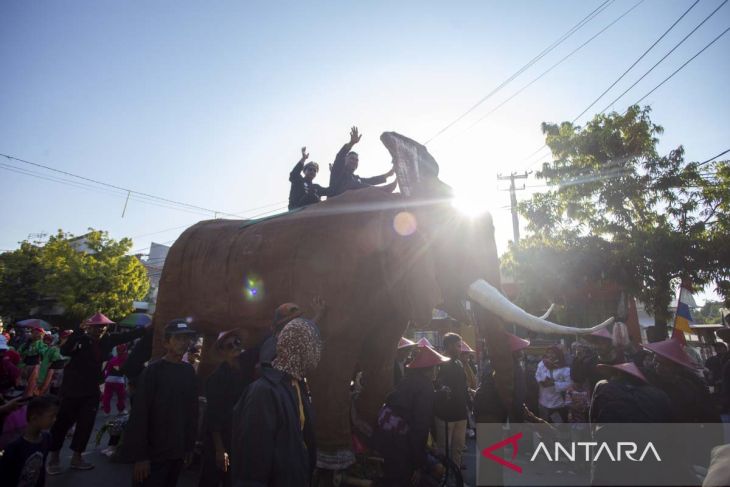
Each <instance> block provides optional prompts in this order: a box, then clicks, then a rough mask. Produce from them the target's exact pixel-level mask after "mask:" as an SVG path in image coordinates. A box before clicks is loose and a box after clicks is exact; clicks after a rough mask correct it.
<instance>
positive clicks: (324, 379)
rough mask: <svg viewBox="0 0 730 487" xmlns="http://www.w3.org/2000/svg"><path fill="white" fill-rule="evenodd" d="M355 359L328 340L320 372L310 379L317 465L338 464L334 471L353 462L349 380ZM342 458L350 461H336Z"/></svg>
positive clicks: (333, 341)
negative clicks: (323, 459)
mask: <svg viewBox="0 0 730 487" xmlns="http://www.w3.org/2000/svg"><path fill="white" fill-rule="evenodd" d="M356 359H357V355H356V354H354V353H352V351H351V350H349V349H348V347H347V346H345V344H343V343H338V340H332V341H328V342H327V345H326V346H325V348H324V350H323V352H322V359H321V361H320V365H319V367H318V369H317V371H316V372H315V373H314V374H313V375H312V376H311V377H310V378H309V379H308V381H309V385H310V389H311V392H312V404H313V406H314V412H315V420H316V425H315V431H316V435H317V438H316V440H317V451H318V463H320V464H330V465H335V467H332V468H331V469H333V470H336V469H338V468H345V467H347V466H348V465H347V463H348V462H349V463H351V462H350V459H349V457H350V456H351V455H352V454H351V453H349V455H348V452H350V451H351V446H352V438H351V437H350V414H349V413H350V380H351V378H352V373H353V370H354V369H355V361H356ZM342 455H344V456H345V457H347V459H345V460H335V459H336V458H339V457H341V456H342ZM322 458H325V459H330V460H325V461H322ZM352 460H354V458H352ZM325 468H330V467H325Z"/></svg>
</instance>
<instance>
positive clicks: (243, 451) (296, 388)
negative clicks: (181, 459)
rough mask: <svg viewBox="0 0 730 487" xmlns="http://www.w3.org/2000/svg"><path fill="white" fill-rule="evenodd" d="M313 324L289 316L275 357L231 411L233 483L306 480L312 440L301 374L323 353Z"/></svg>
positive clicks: (284, 486) (278, 485) (272, 486)
mask: <svg viewBox="0 0 730 487" xmlns="http://www.w3.org/2000/svg"><path fill="white" fill-rule="evenodd" d="M321 347H322V345H321V342H320V339H319V331H318V330H317V326H316V325H315V324H314V323H313V322H311V321H309V320H305V319H302V318H296V319H293V320H291V321H290V322H289V324H287V325H286V326H285V327H284V329H283V330H282V331H281V333H280V334H279V337H278V340H277V344H276V358H275V359H274V361H273V362H272V364H271V365H270V366H269V365H267V364H263V365H262V367H261V377H260V378H259V379H257V380H256V381H255V382H254V383H253V384H251V385H250V386H249V387H248V388H247V389H246V391H245V392H244V393H243V395H242V396H241V399H240V400H239V401H238V404H236V408H235V410H234V421H233V425H234V426H233V428H234V430H233V447H232V453H233V455H232V457H231V467H232V471H233V483H234V485H261V486H263V485H267V486H269V487H288V486H294V485H296V486H301V487H307V486H309V485H310V481H311V478H312V472H313V470H314V467H315V464H316V451H317V450H316V445H315V442H314V427H313V424H312V413H311V405H310V399H309V395H308V393H307V389H306V385H305V382H304V378H305V377H306V375H307V373H308V372H311V371H312V370H314V369H315V368H316V367H317V364H318V363H319V358H320V354H321Z"/></svg>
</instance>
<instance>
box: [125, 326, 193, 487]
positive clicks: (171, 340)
mask: <svg viewBox="0 0 730 487" xmlns="http://www.w3.org/2000/svg"><path fill="white" fill-rule="evenodd" d="M195 335H196V333H195V331H194V330H193V329H191V328H190V327H189V326H188V323H187V321H186V320H173V321H171V322H170V323H168V324H167V325H166V326H165V352H166V353H165V355H164V356H163V357H162V358H161V359H159V360H155V361H153V362H151V363H150V364H149V365H148V366H147V368H146V369H145V371H144V372H142V376H141V377H140V382H139V387H138V389H137V395H136V397H135V399H134V404H133V405H132V413H131V415H130V417H129V423H128V424H127V429H126V431H125V436H124V442H123V444H122V448H123V450H124V456H125V457H128V458H131V459H132V460H134V462H135V463H134V474H133V482H134V485H144V486H147V487H149V486H174V485H176V484H177V478H178V476H179V475H180V471H181V470H182V468H183V465H184V464H189V463H190V460H191V459H192V453H193V447H194V446H195V437H196V433H197V422H198V394H197V390H196V382H195V371H194V370H193V367H192V365H190V364H189V363H186V362H183V361H182V357H183V355H184V354H185V352H187V350H188V348H190V343H191V342H192V340H193V339H194V338H195Z"/></svg>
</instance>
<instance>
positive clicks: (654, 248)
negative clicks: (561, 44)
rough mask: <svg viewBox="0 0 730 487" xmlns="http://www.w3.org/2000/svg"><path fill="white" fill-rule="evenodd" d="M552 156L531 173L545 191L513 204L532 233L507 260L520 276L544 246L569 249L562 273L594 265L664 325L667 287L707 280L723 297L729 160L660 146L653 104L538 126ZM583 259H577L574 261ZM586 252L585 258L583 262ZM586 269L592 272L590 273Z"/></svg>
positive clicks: (727, 292)
mask: <svg viewBox="0 0 730 487" xmlns="http://www.w3.org/2000/svg"><path fill="white" fill-rule="evenodd" d="M542 130H543V133H544V134H545V139H546V143H547V145H548V147H549V148H550V149H551V151H552V155H553V160H552V161H551V162H548V163H545V164H543V167H542V170H541V171H539V172H538V173H537V176H538V178H541V179H544V180H545V182H546V183H547V187H548V188H549V189H548V190H547V191H545V192H542V193H537V194H535V195H534V196H533V197H532V198H531V199H530V200H528V201H525V202H523V203H522V204H521V205H520V212H521V214H522V215H523V216H524V217H525V218H526V219H527V222H528V224H527V229H528V232H529V233H530V236H529V237H528V238H527V239H525V240H523V241H522V242H520V243H519V245H517V246H513V247H512V249H511V251H510V253H511V254H512V255H511V257H510V258H509V259H508V261H509V262H511V264H510V265H511V267H512V268H511V270H512V272H513V273H515V275H516V276H517V278H518V279H519V280H520V281H524V279H525V278H530V279H536V280H537V281H535V280H533V281H531V283H532V284H527V285H528V286H530V285H542V284H543V282H541V281H544V279H546V278H547V277H541V276H539V275H534V274H533V275H531V274H530V271H529V269H528V267H529V265H532V264H531V263H534V262H535V261H536V260H538V259H540V255H541V254H545V253H546V252H548V253H549V252H553V253H554V252H556V251H561V252H562V253H563V254H565V255H567V256H569V257H570V258H568V257H565V258H568V262H567V263H566V267H564V268H562V269H556V271H555V272H558V274H559V275H562V276H563V278H565V277H567V276H570V275H574V274H576V273H578V274H580V273H581V272H582V273H583V274H586V271H585V270H584V267H583V266H585V265H587V261H591V264H590V265H589V266H588V268H587V269H589V270H590V269H593V270H594V272H595V270H596V269H597V268H600V275H601V277H602V278H606V277H608V278H610V279H612V280H614V281H615V282H616V283H618V284H619V285H620V286H621V287H622V288H623V289H625V290H626V291H629V292H631V293H632V294H634V295H636V296H638V297H639V298H640V299H641V300H642V301H644V302H645V303H646V305H647V309H648V310H649V311H650V312H653V313H654V315H655V318H656V320H657V323H658V324H661V323H664V322H666V320H668V318H669V315H668V312H667V308H668V306H669V305H670V303H671V301H672V299H673V293H672V288H673V284H674V283H677V282H678V281H679V279H689V280H691V282H692V283H694V284H697V285H705V284H708V283H713V284H714V285H715V287H716V289H717V291H718V292H719V293H720V294H721V295H723V297H724V298H725V299H726V300H728V299H730V282H728V279H730V254H729V252H730V250H729V249H730V237H729V236H730V233H729V232H728V230H730V225H729V223H730V211H728V210H730V207H729V206H730V165H728V162H727V161H711V162H707V163H699V162H688V161H686V160H685V159H684V148H683V147H682V146H679V147H677V148H676V149H674V150H672V151H670V152H669V153H668V154H666V155H661V154H659V153H658V150H657V144H658V137H659V135H661V134H662V132H663V129H662V127H661V126H659V125H657V124H655V123H653V122H652V121H651V118H650V108H649V107H644V108H640V107H638V106H633V107H631V108H629V110H627V111H626V113H624V114H618V113H615V112H614V113H611V114H607V115H597V116H596V117H595V118H594V119H593V120H591V121H590V122H589V123H588V124H587V125H586V126H585V127H580V126H576V125H573V124H571V123H569V122H563V123H561V124H559V125H558V124H549V123H543V125H542ZM573 255H575V256H584V258H582V259H581V258H573ZM586 259H587V260H586ZM587 274H590V272H587Z"/></svg>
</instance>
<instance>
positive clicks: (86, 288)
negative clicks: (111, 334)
mask: <svg viewBox="0 0 730 487" xmlns="http://www.w3.org/2000/svg"><path fill="white" fill-rule="evenodd" d="M72 238H73V236H72V235H71V234H67V233H64V232H63V231H61V230H59V231H58V233H57V234H56V235H54V236H52V237H51V238H50V239H49V240H48V242H47V243H46V244H45V245H43V246H33V245H32V244H30V243H28V242H23V243H22V244H21V248H20V249H19V250H17V251H15V252H11V253H10V254H17V255H15V259H17V260H19V259H20V256H23V258H24V259H25V260H24V261H20V262H19V263H18V266H17V267H18V268H21V267H22V266H23V264H27V265H26V267H25V268H24V269H25V270H18V271H14V274H8V279H7V280H6V279H5V278H4V275H5V274H3V279H2V281H1V282H0V286H2V288H1V289H0V296H1V297H2V298H3V299H2V301H0V307H1V309H2V311H3V313H7V314H10V312H9V311H6V310H10V309H12V307H11V306H12V305H11V304H10V303H13V300H14V299H16V298H17V297H18V295H17V293H16V290H15V289H14V288H13V286H12V282H13V281H12V279H11V277H12V276H13V275H18V276H27V277H28V280H27V281H24V282H23V287H24V288H27V289H28V290H30V291H32V293H31V292H30V291H29V292H28V293H27V294H26V295H27V296H28V298H27V299H25V301H19V303H21V305H20V306H16V308H17V309H16V311H15V312H20V315H21V316H22V315H23V314H26V315H27V313H28V312H29V310H30V308H32V307H34V306H36V305H38V304H39V299H41V298H43V299H48V298H52V299H54V300H56V301H57V302H58V303H59V304H60V305H62V306H63V308H64V309H65V317H66V319H68V320H69V321H71V322H78V321H79V320H81V319H83V318H84V317H87V316H89V315H91V314H93V313H95V312H97V311H102V312H103V313H104V314H106V315H108V316H110V317H111V318H113V319H114V318H122V317H124V315H126V314H127V313H130V312H131V311H132V310H133V306H132V302H133V301H135V300H140V299H142V298H144V296H145V295H146V294H147V291H148V289H149V280H148V279H147V275H146V271H145V268H144V266H143V265H142V263H141V262H139V260H138V259H137V258H136V257H134V256H130V255H126V253H127V252H128V251H129V249H130V248H131V246H132V241H131V240H130V239H128V238H123V239H121V240H119V241H116V240H113V239H111V238H109V235H108V234H107V232H103V231H99V230H93V229H90V231H89V233H88V234H86V235H85V236H84V241H85V247H86V248H85V249H77V248H74V246H73V245H72ZM4 255H6V254H4ZM31 257H32V258H31ZM11 260H12V259H11ZM39 276H40V278H38V277H39ZM32 277H35V278H36V279H35V280H33V279H32Z"/></svg>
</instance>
